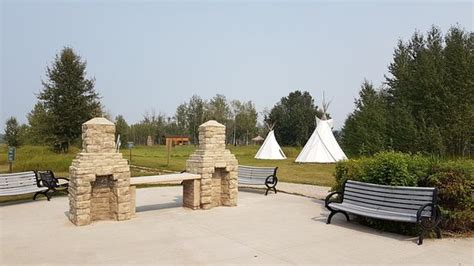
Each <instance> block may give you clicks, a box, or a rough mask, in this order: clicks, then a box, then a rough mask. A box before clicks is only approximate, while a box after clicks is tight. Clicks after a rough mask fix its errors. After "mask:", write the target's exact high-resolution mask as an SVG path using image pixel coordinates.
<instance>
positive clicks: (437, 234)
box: [435, 227, 441, 239]
mask: <svg viewBox="0 0 474 266" xmlns="http://www.w3.org/2000/svg"><path fill="white" fill-rule="evenodd" d="M435 231H436V237H437V238H438V239H441V229H439V227H436V228H435Z"/></svg>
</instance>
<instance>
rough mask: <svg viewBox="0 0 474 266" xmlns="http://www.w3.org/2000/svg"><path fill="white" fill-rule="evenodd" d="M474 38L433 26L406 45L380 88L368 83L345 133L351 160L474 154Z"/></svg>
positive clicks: (345, 146) (457, 30)
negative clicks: (394, 154)
mask: <svg viewBox="0 0 474 266" xmlns="http://www.w3.org/2000/svg"><path fill="white" fill-rule="evenodd" d="M473 40H474V34H473V33H472V32H467V31H465V30H464V29H462V28H461V27H459V26H455V27H452V28H450V29H449V30H448V32H447V33H446V34H445V35H444V36H443V34H442V32H441V30H440V29H439V28H438V27H435V26H433V27H432V28H431V29H430V30H429V31H428V32H427V33H426V34H422V33H420V32H415V33H414V34H413V36H412V37H411V39H410V40H408V41H406V42H404V41H403V40H400V41H399V42H398V44H397V46H396V48H395V50H394V53H393V61H392V63H391V64H390V65H389V67H388V73H389V74H388V75H387V76H386V77H385V82H384V84H383V85H382V86H381V87H380V88H375V87H374V85H373V84H372V83H371V82H369V81H367V80H365V81H364V82H363V83H362V86H361V90H360V92H359V98H358V99H357V100H356V101H355V110H354V111H353V112H352V113H351V114H350V115H349V116H348V118H347V119H346V121H345V123H344V127H343V129H342V132H341V138H342V139H341V142H342V143H341V144H342V147H343V149H344V151H345V152H346V153H348V154H349V155H372V154H374V153H376V152H379V151H382V150H397V151H402V152H410V153H418V152H421V153H426V154H434V155H438V156H471V155H472V154H473V151H474V146H473V139H474V134H473V132H474V79H473V78H474V52H473V51H474V50H473V48H474V46H473V44H474V42H473Z"/></svg>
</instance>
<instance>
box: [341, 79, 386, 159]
mask: <svg viewBox="0 0 474 266" xmlns="http://www.w3.org/2000/svg"><path fill="white" fill-rule="evenodd" d="M355 106H356V107H355V110H354V111H353V112H352V113H351V114H350V115H349V117H348V118H347V119H346V121H345V123H344V127H343V128H342V132H341V137H342V143H341V144H342V148H343V150H344V151H345V152H347V153H348V154H351V155H373V154H375V153H376V152H378V151H382V150H384V149H385V148H386V147H387V139H386V135H387V112H386V110H387V109H386V103H385V99H384V97H383V96H382V93H381V92H378V91H376V90H375V89H374V87H373V85H372V83H370V82H369V81H367V80H364V82H363V83H362V85H361V90H360V92H359V99H357V100H356V101H355Z"/></svg>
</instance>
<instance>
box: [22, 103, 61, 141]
mask: <svg viewBox="0 0 474 266" xmlns="http://www.w3.org/2000/svg"><path fill="white" fill-rule="evenodd" d="M26 117H27V119H28V124H29V125H30V128H29V132H28V137H29V142H30V143H31V144H40V145H44V144H50V143H53V142H54V135H53V133H52V131H51V126H50V125H51V124H52V123H53V121H52V120H51V117H50V116H49V115H48V113H47V112H46V109H45V107H44V104H43V103H42V102H37V103H36V104H35V106H34V107H33V110H31V112H29V113H28V114H27V116H26Z"/></svg>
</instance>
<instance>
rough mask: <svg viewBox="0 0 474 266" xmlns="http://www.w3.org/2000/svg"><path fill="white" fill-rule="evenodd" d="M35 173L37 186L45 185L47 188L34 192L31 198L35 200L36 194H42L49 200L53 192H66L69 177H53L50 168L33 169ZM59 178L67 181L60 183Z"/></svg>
mask: <svg viewBox="0 0 474 266" xmlns="http://www.w3.org/2000/svg"><path fill="white" fill-rule="evenodd" d="M35 175H36V182H37V184H38V187H45V188H47V190H45V191H38V192H36V193H35V195H34V196H33V200H36V197H37V196H38V195H44V196H45V197H46V198H47V199H48V201H49V200H50V199H51V197H52V196H53V194H54V193H55V192H66V193H68V188H69V179H67V178H65V177H55V176H54V173H53V171H51V170H46V171H35ZM59 180H65V181H67V183H64V184H60V182H59Z"/></svg>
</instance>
